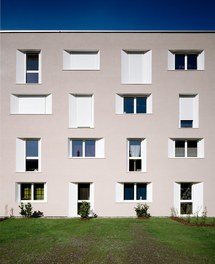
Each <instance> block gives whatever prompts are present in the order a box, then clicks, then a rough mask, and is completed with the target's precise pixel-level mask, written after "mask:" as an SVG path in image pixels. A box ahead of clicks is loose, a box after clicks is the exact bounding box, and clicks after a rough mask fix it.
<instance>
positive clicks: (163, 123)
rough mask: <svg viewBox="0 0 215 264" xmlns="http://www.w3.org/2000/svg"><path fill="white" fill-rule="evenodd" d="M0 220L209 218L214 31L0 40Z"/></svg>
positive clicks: (214, 196)
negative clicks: (23, 215) (83, 212)
mask: <svg viewBox="0 0 215 264" xmlns="http://www.w3.org/2000/svg"><path fill="white" fill-rule="evenodd" d="M0 96H1V103H0V109H1V110H0V111H1V112H0V115H1V119H0V120H1V131H0V133H1V135H0V141H1V147H0V151H1V159H0V168H1V176H0V216H9V215H14V216H18V215H19V211H20V210H19V207H18V206H19V205H20V203H21V202H31V203H32V206H33V209H34V210H40V211H42V212H44V215H45V216H56V217H57V216H68V217H76V216H78V208H79V205H80V203H81V202H82V201H88V202H90V204H91V210H93V211H94V212H95V213H96V214H98V215H99V216H104V217H128V216H135V211H134V207H135V206H136V205H137V204H138V203H147V204H148V205H149V206H150V208H149V212H150V213H151V215H153V216H169V215H170V214H171V212H175V213H176V214H177V215H186V214H197V213H198V214H199V215H201V214H202V212H203V211H207V215H208V216H215V206H214V201H215V191H214V188H215V175H214V172H215V155H214V153H213V150H214V149H215V122H214V116H215V104H214V100H213V99H214V98H215V34H214V32H161V31H160V32H147V31H146V32H117V31H116V32H108V31H106V32H98V31H92V32H78V31H32V32H29V31H2V32H1V94H0Z"/></svg>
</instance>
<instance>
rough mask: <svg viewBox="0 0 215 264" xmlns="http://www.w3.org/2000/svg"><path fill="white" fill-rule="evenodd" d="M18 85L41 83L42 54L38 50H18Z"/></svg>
mask: <svg viewBox="0 0 215 264" xmlns="http://www.w3.org/2000/svg"><path fill="white" fill-rule="evenodd" d="M16 83H20V84H21V83H22V84H24V83H28V84H35V83H41V52H40V51H38V50H17V52H16Z"/></svg>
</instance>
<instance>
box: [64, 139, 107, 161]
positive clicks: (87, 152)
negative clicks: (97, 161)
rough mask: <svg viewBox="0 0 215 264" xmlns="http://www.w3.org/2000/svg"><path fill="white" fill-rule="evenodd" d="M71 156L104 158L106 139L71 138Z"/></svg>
mask: <svg viewBox="0 0 215 264" xmlns="http://www.w3.org/2000/svg"><path fill="white" fill-rule="evenodd" d="M69 156H70V157H72V158H73V157H74V158H81V157H82V158H103V157H104V139H102V138H101V139H69Z"/></svg>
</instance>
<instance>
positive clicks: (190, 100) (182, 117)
mask: <svg viewBox="0 0 215 264" xmlns="http://www.w3.org/2000/svg"><path fill="white" fill-rule="evenodd" d="M179 127H180V128H198V127H199V96H198V95H179Z"/></svg>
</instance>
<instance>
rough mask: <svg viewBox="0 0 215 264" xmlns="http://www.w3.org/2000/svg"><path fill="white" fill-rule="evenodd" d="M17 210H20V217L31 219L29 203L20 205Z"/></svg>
mask: <svg viewBox="0 0 215 264" xmlns="http://www.w3.org/2000/svg"><path fill="white" fill-rule="evenodd" d="M19 208H20V209H21V211H20V212H19V213H20V214H21V215H22V216H25V217H31V215H32V209H33V208H32V205H31V203H27V204H24V203H21V205H19Z"/></svg>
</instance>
